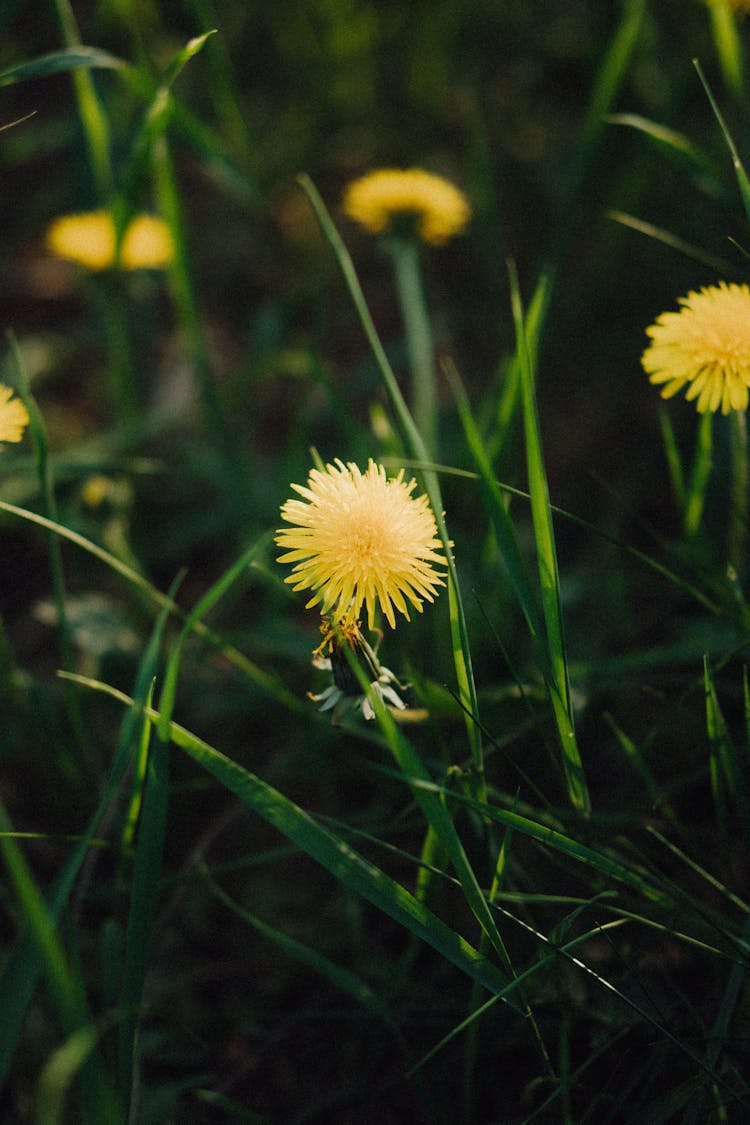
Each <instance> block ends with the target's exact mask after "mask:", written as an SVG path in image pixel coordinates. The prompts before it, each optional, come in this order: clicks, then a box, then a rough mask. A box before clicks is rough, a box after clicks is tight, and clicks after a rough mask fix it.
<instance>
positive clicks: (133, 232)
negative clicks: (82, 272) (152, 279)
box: [46, 211, 174, 273]
mask: <svg viewBox="0 0 750 1125" xmlns="http://www.w3.org/2000/svg"><path fill="white" fill-rule="evenodd" d="M46 243H47V248H48V250H51V252H52V253H53V254H56V255H57V257H58V258H67V259H69V260H70V261H72V262H77V263H78V264H79V265H80V266H83V267H84V268H85V269H87V270H91V271H92V272H95V273H96V272H99V271H101V270H106V269H111V268H112V266H114V264H115V224H114V220H113V218H112V216H111V214H110V213H109V212H108V211H85V212H82V213H81V214H77V215H61V216H60V217H59V218H57V219H55V220H54V222H53V223H51V224H50V226H49V227H48V229H47V236H46ZM173 256H174V245H173V242H172V236H171V234H170V231H169V227H168V226H167V225H166V223H165V222H164V221H163V220H162V219H160V218H158V217H157V216H156V215H146V214H142V215H136V216H135V218H133V219H132V220H131V221H130V223H128V225H127V227H126V228H125V233H124V235H123V238H122V244H121V246H120V265H121V266H122V268H123V269H126V270H137V269H164V268H165V267H166V266H168V265H169V264H170V262H171V261H172V258H173Z"/></svg>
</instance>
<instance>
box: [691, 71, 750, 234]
mask: <svg viewBox="0 0 750 1125" xmlns="http://www.w3.org/2000/svg"><path fill="white" fill-rule="evenodd" d="M693 66H694V67H695V69H696V70H697V72H698V77H699V78H700V80H701V85H702V86H703V89H704V90H705V92H706V97H707V98H708V100H709V102H710V103H711V109H712V110H713V111H714V116H715V118H716V120H717V121H718V123H719V128H720V129H721V132H722V134H723V136H724V141H725V143H726V146H727V148H728V149H729V154H730V156H731V157H732V166H733V168H734V174H735V176H736V177H737V186H738V187H739V190H740V198H741V200H742V205H743V207H744V208H745V214H746V216H747V217H748V219H750V181H749V180H748V178H747V172H746V171H745V166H744V164H743V163H742V160H741V159H740V154H739V151H738V150H737V146H736V144H735V143H734V140H733V138H732V134H731V133H730V132H729V128H728V126H727V123H726V121H725V120H724V117H723V116H722V113H721V110H720V109H719V106H718V104H717V102H716V98H715V97H714V95H713V93H712V91H711V87H710V86H709V84H708V82H707V80H706V77H705V75H704V73H703V70H702V68H701V65H700V63H699V62H698V60H697V59H693Z"/></svg>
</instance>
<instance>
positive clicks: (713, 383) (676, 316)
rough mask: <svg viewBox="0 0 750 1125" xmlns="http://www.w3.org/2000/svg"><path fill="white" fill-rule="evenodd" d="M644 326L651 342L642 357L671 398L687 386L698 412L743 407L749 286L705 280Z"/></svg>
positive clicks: (749, 361) (749, 359)
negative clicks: (675, 308) (673, 309)
mask: <svg viewBox="0 0 750 1125" xmlns="http://www.w3.org/2000/svg"><path fill="white" fill-rule="evenodd" d="M679 304H680V305H681V308H680V311H679V312H665V313H662V314H661V316H659V317H657V318H656V321H655V322H654V324H652V325H651V326H650V327H649V328H647V329H646V332H647V335H648V336H650V337H651V343H650V344H649V346H648V347H647V348H646V350H645V352H644V353H643V356H642V357H641V362H642V364H643V368H644V370H645V371H646V373H647V375H648V377H649V379H650V381H651V382H652V383H655V384H656V385H658V386H660V387H661V388H662V390H661V394H662V397H663V398H671V397H672V395H676V394H677V393H678V392H679V391H681V390H682V389H683V387H687V391H686V398H687V399H689V400H693V399H695V400H696V406H697V408H698V410H699V412H700V413H701V414H702V413H704V412H705V411H707V410H710V411H716V410H718V409H719V408H721V410H722V413H724V414H728V413H729V412H730V411H731V410H744V409H745V408H746V407H747V403H748V387H750V288H748V286H747V285H736V284H727V283H726V282H724V281H722V282H720V283H719V284H718V285H710V286H706V287H704V288H703V289H701V290H700V291H699V292H697V293H696V292H690V293H688V295H687V296H686V297H681V298H680V301H679Z"/></svg>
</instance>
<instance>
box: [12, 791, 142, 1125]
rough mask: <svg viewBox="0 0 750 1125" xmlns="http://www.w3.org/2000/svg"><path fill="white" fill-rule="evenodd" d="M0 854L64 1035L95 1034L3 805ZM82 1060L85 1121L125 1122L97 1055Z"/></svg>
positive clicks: (79, 987) (52, 918)
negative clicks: (90, 1032)
mask: <svg viewBox="0 0 750 1125" xmlns="http://www.w3.org/2000/svg"><path fill="white" fill-rule="evenodd" d="M0 855H2V857H3V860H4V862H5V866H6V870H7V874H8V879H9V885H10V887H11V888H12V890H13V892H14V894H15V896H16V899H17V901H18V903H19V906H20V909H21V912H22V915H23V917H24V920H25V923H26V926H27V927H28V937H29V939H30V944H29V947H28V950H29V951H28V953H27V954H26V957H27V959H28V960H31V959H32V958H33V957H34V954H36V957H37V958H38V962H39V968H40V969H41V971H42V972H44V975H45V977H46V979H47V982H48V984H49V987H50V991H51V993H52V996H53V1000H54V1004H55V1007H56V1009H57V1014H58V1019H59V1021H60V1025H61V1028H62V1030H63V1032H64V1033H65V1035H66V1036H71V1035H75V1034H76V1033H77V1032H81V1031H82V1030H83V1031H84V1032H85V1031H86V1030H89V1031H93V1021H92V1018H91V1015H90V1013H89V1011H88V1006H87V1003H86V996H85V992H84V988H83V982H82V981H81V978H80V976H79V975H78V974H77V972H76V971H75V970H74V969H73V967H72V966H71V965H70V963H69V961H68V958H67V956H66V954H65V950H64V949H63V946H62V943H61V942H60V940H59V938H58V936H57V933H56V919H55V915H54V912H53V911H52V910H50V908H49V905H48V904H47V902H45V899H44V895H43V894H42V892H41V890H40V888H39V887H38V885H37V882H36V880H35V879H34V876H33V875H32V873H31V870H30V868H29V866H28V864H27V863H26V860H25V859H24V857H23V855H22V853H21V850H20V848H19V847H18V844H17V843H16V841H15V839H14V834H13V827H12V825H11V823H10V821H9V819H8V816H7V813H6V811H5V808H4V806H3V805H2V804H0ZM13 1014H15V1013H11V1018H12V1015H13ZM5 1021H6V1012H5V1010H4V1007H3V1009H2V1015H0V1024H5ZM10 1030H11V1033H13V1032H16V1034H17V1029H16V1028H14V1027H13V1026H12V1025H11V1028H10ZM6 1050H7V1048H6ZM81 1062H82V1065H83V1070H82V1075H81V1079H82V1098H83V1104H84V1106H85V1110H84V1112H85V1114H86V1117H85V1119H86V1120H88V1121H90V1122H92V1123H93V1122H95V1121H108V1122H109V1121H111V1122H112V1125H118V1122H121V1121H122V1114H121V1112H120V1107H119V1104H118V1102H117V1100H116V1098H115V1095H114V1091H113V1090H112V1087H111V1085H110V1083H109V1081H108V1078H107V1075H106V1073H105V1071H104V1068H103V1066H102V1062H101V1059H100V1057H99V1054H98V1052H94V1053H92V1054H90V1055H89V1054H88V1052H87V1053H86V1055H85V1056H84V1058H83V1059H82V1060H81Z"/></svg>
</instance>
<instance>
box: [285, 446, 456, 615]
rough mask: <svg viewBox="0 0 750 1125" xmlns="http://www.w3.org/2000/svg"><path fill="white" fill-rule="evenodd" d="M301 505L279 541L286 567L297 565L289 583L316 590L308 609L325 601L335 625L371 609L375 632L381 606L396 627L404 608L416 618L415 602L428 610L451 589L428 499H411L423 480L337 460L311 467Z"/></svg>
mask: <svg viewBox="0 0 750 1125" xmlns="http://www.w3.org/2000/svg"><path fill="white" fill-rule="evenodd" d="M292 487H293V488H294V490H295V492H298V493H299V495H300V496H301V497H302V499H301V500H296V499H292V500H287V501H286V503H285V504H284V505H283V507H282V509H281V517H282V519H284V520H285V521H286V522H287V523H289V524H292V527H289V528H282V529H280V530H279V531H278V532H277V534H276V542H277V544H278V545H279V546H280V547H283V548H285V553H284V554H283V555H280V556H279V562H282V563H294V564H295V565H294V569H293V570H292V573H291V574H290V575H288V576H287V578H286V579H285V581H287V582H289V583H291V585H292V587H293V589H295V590H303V589H310V590H312V592H313V596H312V597H311V599H310V601H309V602H308V603H307V605H308V607H310V606H313V605H318V604H320V606H321V612H322V613H325V614H329V615H330V617H331V618H332V620H333V622H334V624H338V623H342V622H343V623H348V624H351V623H355V622H356V621H357V620H358V619H359V616H360V613H361V610H362V608H363V606H364V607H366V608H367V616H368V622H369V627H370V628H371V629H372V628H374V621H375V611H376V608H377V606H378V605H379V606H380V608H381V610H382V612H383V613H384V615H385V617H386V620H387V621H388V623H389V625H390V626H391V628H395V626H396V615H395V612H394V610H398V612H399V613H402V614H403V615H404V617H406V619H407V621H408V620H409V605H411V606H412V607H413V608H414V609H416V610H417V611H418V612H420V613H421V612H422V604H423V601H424V600H427V601H429V602H431V601H433V599H434V597H435V596H436V594H437V592H438V587H440V586H442V585H444V578H443V575H442V574H441V573H439V572H438V571H437V570H435V567H434V565H433V564H437V565H438V566H440V565H445V557H444V555H442V554H441V552H442V549H443V548H442V544H441V542H440V540H439V539H438V538H437V526H436V523H435V517H434V515H433V513H432V510H431V508H430V505H429V502H428V500H427V497H426V496H417V497H414V496H412V492H413V491H414V488H415V487H416V481H414V480H411V481H409V482H408V483H407V482H406V481H405V480H404V470H403V469H401V470H400V471H399V473H398V475H397V476H396V477H392V478H390V479H389V478H388V477H387V476H386V473H385V469H384V468H383V466H382V465H377V464H376V463H375V462H374V461H373V460H372V459H370V461H369V463H368V466H367V469H366V471H365V472H364V473H362V472H361V471H360V470H359V468H358V467H357V465H355V464H353V463H352V462H348V463H347V464H344V463H343V461H340V460H336V462H335V463H334V464H333V465H330V464H329V465H326V466H325V468H324V469H322V470H321V469H311V470H310V476H309V478H308V481H307V484H306V485H305V486H302V485H298V484H295V485H292Z"/></svg>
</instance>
